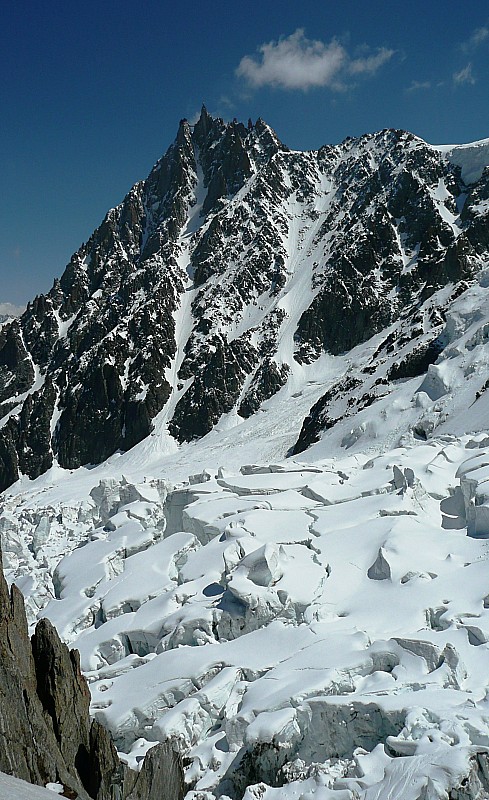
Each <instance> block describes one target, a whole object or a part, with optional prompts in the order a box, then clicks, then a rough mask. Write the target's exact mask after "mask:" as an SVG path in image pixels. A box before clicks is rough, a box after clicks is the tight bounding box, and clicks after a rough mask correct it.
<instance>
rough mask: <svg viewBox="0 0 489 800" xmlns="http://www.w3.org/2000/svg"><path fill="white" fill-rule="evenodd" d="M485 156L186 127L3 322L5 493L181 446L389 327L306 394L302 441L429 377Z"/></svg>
mask: <svg viewBox="0 0 489 800" xmlns="http://www.w3.org/2000/svg"><path fill="white" fill-rule="evenodd" d="M486 150H487V144H484V143H482V144H475V145H473V146H462V147H453V148H447V147H444V148H443V147H435V146H432V145H429V144H427V143H426V142H424V141H422V140H421V139H419V138H417V137H416V136H414V135H412V134H410V133H406V132H404V131H399V130H383V131H381V132H379V133H375V134H368V135H364V136H362V137H360V138H357V139H353V138H348V139H346V140H345V141H344V142H342V143H341V144H340V145H335V146H333V145H325V146H324V147H322V148H320V149H319V150H317V151H310V152H296V151H291V150H290V149H289V148H287V147H286V146H285V145H283V144H282V143H281V142H280V140H279V139H278V137H277V136H276V134H275V133H274V131H273V130H272V129H271V128H270V127H269V126H268V125H267V124H266V123H265V122H263V121H262V120H261V119H259V120H257V121H256V122H255V123H252V122H251V121H249V122H248V123H247V124H246V125H245V124H242V123H240V122H237V121H236V120H234V121H233V122H230V123H225V122H223V120H222V119H215V118H213V117H212V116H210V115H209V114H208V112H207V111H206V109H205V107H203V108H202V112H201V115H200V119H199V120H198V122H197V123H196V124H195V125H190V124H189V122H188V121H187V120H182V121H181V122H180V126H179V128H178V133H177V136H176V139H175V141H174V143H173V144H172V145H171V146H170V148H169V149H168V151H167V152H166V154H165V155H164V156H163V157H162V158H161V159H160V160H159V161H158V162H157V164H156V165H155V166H154V168H153V169H152V171H151V173H150V175H149V177H148V178H147V179H146V180H144V181H141V182H139V183H137V184H136V185H135V186H134V187H133V188H132V189H131V190H130V192H129V193H128V194H127V196H126V197H125V198H124V200H123V201H122V203H121V204H120V205H119V206H117V207H116V208H114V209H111V210H110V211H109V212H108V213H107V215H106V217H105V219H104V220H103V222H102V224H101V225H100V227H99V228H98V229H97V230H96V231H95V232H94V233H93V235H92V236H91V237H90V239H89V240H88V242H86V243H85V244H83V245H82V246H81V247H80V249H79V250H78V251H77V252H76V253H75V254H74V255H73V256H72V258H71V261H70V263H69V264H68V266H67V267H66V269H65V271H64V273H63V275H62V276H61V278H60V279H59V280H57V281H55V283H54V285H53V288H52V289H51V291H50V292H49V293H48V294H46V295H41V296H39V297H36V299H35V300H34V301H33V302H32V303H30V304H29V305H28V307H27V309H26V311H25V312H24V314H23V315H22V316H21V317H20V318H19V319H16V320H13V321H10V322H6V323H5V324H3V325H2V326H1V327H0V489H5V488H6V487H8V486H10V485H11V484H12V483H13V482H15V481H16V480H17V479H18V477H19V476H20V475H26V476H28V477H29V478H31V479H33V478H36V477H37V476H39V475H41V474H42V473H44V472H45V471H46V470H48V469H49V468H50V467H51V466H52V465H53V464H55V463H58V464H59V465H60V466H61V467H63V468H66V469H73V468H77V467H79V466H81V465H91V464H96V463H100V462H103V461H104V460H105V459H107V458H108V457H109V456H111V455H112V454H113V453H115V452H117V451H121V452H123V451H127V450H129V449H130V448H132V447H133V446H134V445H136V444H137V443H138V442H140V441H142V440H143V439H145V438H146V437H148V436H149V435H150V434H151V433H152V431H153V430H154V428H155V425H158V426H159V428H158V429H159V430H164V431H165V435H166V437H167V441H168V442H169V445H168V446H173V447H174V448H175V449H176V447H177V446H178V444H181V443H183V442H190V441H192V440H195V439H198V438H200V437H203V436H205V435H206V434H208V433H209V432H211V431H212V430H213V429H214V428H215V426H216V425H217V424H218V423H220V422H221V421H222V420H223V419H225V418H227V419H231V418H234V420H235V421H236V420H243V419H248V418H249V417H253V415H256V414H257V413H260V411H261V409H262V407H263V403H265V402H266V401H267V400H269V399H270V398H271V397H273V396H274V395H275V394H276V393H277V392H279V391H280V390H282V389H283V387H287V386H288V387H289V390H290V391H289V394H290V395H291V396H293V391H292V390H294V389H296V390H297V391H300V390H301V386H300V382H301V375H303V371H304V368H305V367H306V366H307V365H311V364H313V363H315V362H316V361H317V359H319V357H320V356H321V355H323V354H325V353H326V354H330V355H331V356H338V355H344V354H347V353H348V352H349V351H351V350H352V349H353V348H355V347H356V346H358V345H359V344H362V343H364V342H367V341H368V340H370V339H371V337H373V336H374V335H376V334H379V333H382V332H385V335H384V336H383V337H382V339H381V340H380V341H379V342H378V343H377V346H376V348H374V349H371V351H370V352H369V353H368V354H365V353H364V355H363V356H362V361H361V363H359V362H358V363H356V365H351V364H350V368H349V369H348V370H347V371H343V374H342V375H341V376H338V379H337V380H336V381H333V382H331V381H330V385H329V386H328V387H327V390H326V391H323V392H322V393H321V392H319V393H318V394H317V395H316V396H315V398H313V399H314V403H313V404H312V405H313V407H312V408H311V410H310V413H307V412H306V413H305V414H304V417H303V420H302V422H303V424H302V430H300V434H299V435H298V436H297V437H296V442H295V444H294V443H293V446H292V451H293V452H295V453H298V452H300V451H301V450H303V449H304V448H306V447H307V446H309V445H310V444H311V443H312V442H314V441H316V440H317V439H318V438H319V436H320V435H321V432H322V431H323V430H325V429H327V430H330V429H331V428H334V427H335V426H336V425H337V424H338V422H339V421H340V420H344V419H345V418H347V417H350V416H352V415H353V414H354V413H357V412H358V411H360V410H361V409H362V408H365V407H366V405H372V404H375V403H376V402H377V401H378V400H379V398H385V397H386V396H387V395H389V394H390V392H391V391H392V390H393V389H395V386H396V385H397V384H398V383H399V381H400V380H403V379H405V378H408V377H413V376H416V375H423V374H425V373H426V371H427V369H428V367H429V365H430V364H433V363H434V362H435V361H436V360H437V359H438V358H439V357H440V354H441V353H442V352H443V350H444V348H445V347H446V345H447V341H448V340H447V337H446V335H445V334H444V331H445V316H446V311H447V309H448V308H449V307H450V304H451V303H452V302H453V301H454V300H455V299H456V298H457V297H458V296H459V295H461V294H463V292H465V291H466V290H467V288H468V282H469V281H470V280H471V278H472V277H473V276H474V275H475V273H476V272H477V270H478V269H479V268H480V267H481V266H483V264H484V263H485V261H486V260H487V257H488V250H489V232H488V231H489V226H488V215H489V173H488V171H487V169H484V165H485V163H486V161H487V159H486V160H485V159H484V157H482V158H481V157H480V155H481V152H482V153H483V154H484V153H485V152H486ZM474 152H476V155H477V158H475V157H474V156H473V154H474ZM474 164H475V167H474ZM379 363H382V364H383V371H382V372H379V371H378V365H379ZM355 366H356V367H357V369H355V368H354V367H355ZM341 398H343V403H342V404H341ZM332 401H334V402H332ZM338 403H339V405H338ZM335 404H336V406H335ZM333 406H335V407H333ZM340 406H341V407H340ZM414 427H415V426H414ZM418 434H419V435H421V436H426V426H424V427H423V425H422V424H421V427H420V428H419V430H418ZM284 455H285V453H284Z"/></svg>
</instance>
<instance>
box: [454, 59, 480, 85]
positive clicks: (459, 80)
mask: <svg viewBox="0 0 489 800" xmlns="http://www.w3.org/2000/svg"><path fill="white" fill-rule="evenodd" d="M453 82H454V84H455V85H456V86H462V85H463V84H465V83H468V84H470V85H473V84H474V83H475V78H474V76H473V74H472V64H470V63H469V64H467V66H466V67H464V68H463V69H461V70H460V72H454V73H453Z"/></svg>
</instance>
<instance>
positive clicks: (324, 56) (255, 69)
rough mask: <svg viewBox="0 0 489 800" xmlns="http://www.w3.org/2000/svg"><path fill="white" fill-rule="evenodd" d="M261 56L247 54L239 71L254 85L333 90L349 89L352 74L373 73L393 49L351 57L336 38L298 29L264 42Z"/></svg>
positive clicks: (241, 75) (242, 76) (237, 72)
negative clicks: (308, 34)
mask: <svg viewBox="0 0 489 800" xmlns="http://www.w3.org/2000/svg"><path fill="white" fill-rule="evenodd" d="M258 50H259V53H260V56H258V57H256V58H253V57H252V56H244V58H242V59H241V61H240V63H239V66H238V68H237V70H236V74H237V75H238V77H240V78H244V79H245V80H246V81H247V82H248V83H249V84H250V85H251V86H254V87H256V88H259V87H261V86H273V87H275V88H280V89H302V90H303V91H305V90H307V89H311V88H313V87H317V86H326V87H328V88H329V89H332V90H334V91H341V90H343V89H345V88H346V85H345V80H346V79H347V78H348V77H349V76H352V75H372V74H374V73H375V72H376V71H377V70H378V69H379V68H380V67H381V66H382V65H383V64H385V63H386V61H388V60H389V59H390V58H391V57H392V55H393V53H394V51H393V50H388V49H387V48H381V49H379V50H378V51H377V53H375V54H374V55H370V56H366V57H363V58H356V59H354V58H351V56H350V55H349V54H348V52H347V51H346V49H345V48H344V47H343V45H342V44H340V42H338V40H337V39H332V40H331V41H330V42H329V43H325V42H321V41H319V40H318V39H314V40H313V39H307V38H306V36H305V34H304V30H303V29H302V28H298V29H297V30H296V31H295V33H292V34H291V35H290V36H287V37H282V38H280V39H279V40H278V42H275V41H272V42H268V43H267V44H262V45H261V46H260V47H259V48H258Z"/></svg>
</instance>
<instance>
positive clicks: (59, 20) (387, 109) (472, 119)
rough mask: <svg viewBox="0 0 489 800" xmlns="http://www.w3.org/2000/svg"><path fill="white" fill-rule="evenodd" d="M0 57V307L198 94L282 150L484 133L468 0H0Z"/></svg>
mask: <svg viewBox="0 0 489 800" xmlns="http://www.w3.org/2000/svg"><path fill="white" fill-rule="evenodd" d="M0 69H1V75H2V81H1V83H0V102H1V108H2V124H1V126H0V177H1V183H2V186H1V189H2V191H1V194H0V196H1V200H0V234H1V235H0V313H1V309H2V303H5V302H11V303H13V304H23V303H25V302H26V301H27V300H29V299H32V298H33V297H34V295H35V294H38V293H40V292H45V291H48V290H49V288H50V287H51V285H52V281H53V279H54V277H55V276H57V275H60V274H61V272H62V271H63V269H64V266H65V264H66V263H67V262H68V260H69V258H70V255H71V253H72V252H73V251H75V250H76V249H77V248H78V247H79V245H80V244H81V242H82V241H84V240H86V239H88V237H89V236H90V234H91V233H92V231H93V229H94V228H95V227H96V226H97V225H98V224H99V223H100V222H101V220H102V218H103V216H104V215H105V213H106V211H107V210H108V208H110V207H111V206H113V205H115V204H117V203H118V202H119V201H120V200H121V199H122V197H123V196H124V194H125V193H126V192H127V191H128V189H129V188H130V187H131V185H132V184H133V183H134V182H135V181H136V180H139V179H140V178H144V177H146V175H147V174H148V172H149V170H150V169H151V167H152V165H153V164H154V162H155V161H156V160H157V159H158V158H159V157H160V156H161V155H162V153H163V152H164V151H165V150H166V148H167V147H168V145H169V144H170V143H171V141H172V140H173V138H174V136H175V133H176V130H177V127H178V122H179V120H180V118H181V117H188V118H189V119H191V118H193V117H194V116H195V114H196V113H197V112H198V110H199V108H200V106H201V104H202V102H205V104H206V105H207V108H208V110H209V111H210V112H211V113H213V114H219V115H220V116H223V117H224V118H225V119H231V118H233V117H234V116H236V117H237V118H238V119H242V120H244V121H246V120H247V119H248V117H251V118H252V119H256V118H257V117H258V116H261V117H263V119H265V120H266V121H267V122H268V123H269V124H270V125H272V127H274V128H275V130H276V132H277V134H278V135H279V137H280V138H281V139H282V141H284V142H285V143H286V144H287V145H289V146H290V147H292V148H296V149H310V148H316V147H319V146H321V145H322V144H325V143H327V142H328V143H336V142H339V141H341V140H342V139H344V138H345V137H346V136H357V135H360V134H362V133H365V132H367V131H375V130H379V129H381V128H385V127H396V128H406V129H408V130H411V131H413V132H414V133H416V134H418V135H420V136H422V137H423V138H425V139H426V140H427V141H431V142H433V143H455V142H467V141H474V140H476V139H481V138H486V137H488V136H489V102H488V101H489V97H488V94H489V81H488V77H489V7H488V5H487V3H486V2H482V1H481V0H478V1H477V2H473V1H472V2H471V0H467V2H466V3H465V4H464V5H462V4H461V3H460V0H457V2H453V1H452V0H443V1H442V0H429V2H426V0H424V2H421V1H420V0H412V2H411V3H410V4H409V5H408V4H406V3H402V4H401V3H396V2H392V0H391V2H387V1H386V0H349V2H348V3H339V2H331V0H302V2H301V3H284V2H283V0H280V1H279V0H247V2H240V3H234V2H232V1H230V0H227V2H221V0H208V2H206V3H193V2H186V3H179V4H174V3H173V2H171V3H170V2H166V0H161V1H160V2H156V1H155V0H139V2H138V3H135V2H133V0H131V2H128V0H117V2H116V1H115V0H104V2H100V0H96V2H95V1H94V0H84V2H83V3H81V2H79V0H77V2H73V0H63V2H60V0H49V2H46V0H13V2H10V3H4V5H3V11H2V15H1V17H0Z"/></svg>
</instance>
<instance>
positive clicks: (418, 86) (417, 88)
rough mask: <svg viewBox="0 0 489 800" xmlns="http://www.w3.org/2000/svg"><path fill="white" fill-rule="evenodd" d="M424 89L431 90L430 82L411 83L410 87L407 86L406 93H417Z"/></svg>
mask: <svg viewBox="0 0 489 800" xmlns="http://www.w3.org/2000/svg"><path fill="white" fill-rule="evenodd" d="M425 89H431V81H413V82H412V84H411V86H408V88H407V89H406V91H407V92H419V91H422V90H425Z"/></svg>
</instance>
